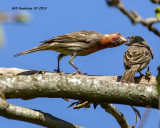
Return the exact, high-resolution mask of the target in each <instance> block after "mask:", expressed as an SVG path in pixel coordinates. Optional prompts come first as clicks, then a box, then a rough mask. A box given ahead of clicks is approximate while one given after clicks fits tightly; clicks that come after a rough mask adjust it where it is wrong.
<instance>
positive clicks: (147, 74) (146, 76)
mask: <svg viewBox="0 0 160 128" xmlns="http://www.w3.org/2000/svg"><path fill="white" fill-rule="evenodd" d="M145 73H146V75H145V79H147V80H148V82H149V81H150V79H151V77H152V73H151V72H150V71H149V66H148V68H147V71H146V72H145Z"/></svg>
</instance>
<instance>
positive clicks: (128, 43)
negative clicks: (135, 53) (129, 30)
mask: <svg viewBox="0 0 160 128" xmlns="http://www.w3.org/2000/svg"><path fill="white" fill-rule="evenodd" d="M127 38H128V39H131V38H130V36H129V37H127ZM130 44H131V43H130V41H129V42H127V43H125V45H127V46H130Z"/></svg>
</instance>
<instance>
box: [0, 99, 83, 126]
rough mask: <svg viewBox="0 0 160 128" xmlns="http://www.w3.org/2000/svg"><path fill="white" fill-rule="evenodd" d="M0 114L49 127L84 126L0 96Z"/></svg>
mask: <svg viewBox="0 0 160 128" xmlns="http://www.w3.org/2000/svg"><path fill="white" fill-rule="evenodd" d="M0 115H1V116H3V117H6V118H9V119H16V120H21V121H26V122H30V123H34V124H38V125H41V126H45V127H49V128H84V127H81V126H77V125H74V124H71V123H69V122H66V121H64V120H61V119H58V118H56V117H54V116H52V115H50V114H48V113H43V112H41V111H38V110H32V109H28V108H24V107H20V106H15V105H12V104H9V103H8V102H6V101H5V100H4V99H3V98H0Z"/></svg>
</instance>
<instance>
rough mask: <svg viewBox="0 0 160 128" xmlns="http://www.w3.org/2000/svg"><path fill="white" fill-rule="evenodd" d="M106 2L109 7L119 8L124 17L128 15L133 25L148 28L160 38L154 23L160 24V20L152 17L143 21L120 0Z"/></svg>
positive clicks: (107, 0) (159, 32)
mask: <svg viewBox="0 0 160 128" xmlns="http://www.w3.org/2000/svg"><path fill="white" fill-rule="evenodd" d="M106 2H107V4H108V5H109V6H114V7H116V8H118V9H119V10H120V11H121V12H122V13H123V14H124V15H126V16H127V17H128V18H129V19H130V20H131V22H132V23H133V24H138V23H140V24H142V25H143V26H145V27H146V28H148V30H149V31H151V32H153V33H154V34H156V35H157V36H159V37H160V31H158V30H157V29H156V28H155V27H154V26H153V24H154V23H157V22H160V18H156V17H155V18H154V17H151V18H147V19H143V18H142V17H141V16H140V15H139V14H138V13H136V12H135V11H134V10H131V11H128V10H127V9H126V8H125V7H124V5H123V3H122V2H121V1H120V0H106Z"/></svg>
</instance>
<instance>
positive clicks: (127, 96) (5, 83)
mask: <svg viewBox="0 0 160 128" xmlns="http://www.w3.org/2000/svg"><path fill="white" fill-rule="evenodd" d="M120 78H121V77H120V76H86V75H72V74H64V73H63V72H62V73H49V72H48V73H42V72H38V71H36V70H23V69H16V68H0V97H1V98H0V115H2V116H4V117H7V118H12V119H17V120H23V121H28V122H32V123H36V124H40V125H42V126H47V127H53V128H56V127H58V128H63V127H65V126H66V125H67V127H68V128H81V126H77V125H73V124H71V123H68V122H65V121H63V120H61V119H57V118H56V117H53V116H51V115H49V114H46V113H43V112H40V111H36V110H31V109H28V108H23V107H19V106H15V105H11V104H9V103H7V102H6V101H5V99H11V98H21V99H25V100H27V99H33V98H37V97H52V98H56V97H60V98H71V99H79V100H83V101H85V100H87V101H91V102H93V103H97V104H101V106H102V107H103V108H104V109H105V110H106V111H107V112H109V113H110V114H112V115H113V116H114V117H115V118H116V120H117V122H118V123H119V124H120V125H121V127H122V126H123V127H124V128H127V127H128V126H129V124H128V123H127V121H126V119H125V117H124V116H123V117H122V114H121V113H120V112H119V111H118V110H117V109H116V108H114V106H113V105H112V104H109V103H118V104H127V105H134V106H143V107H145V106H151V107H152V108H158V92H157V88H156V86H155V85H156V78H155V77H151V79H150V80H148V79H146V78H145V77H144V78H142V79H141V80H140V83H139V84H126V83H120V82H119V81H120ZM138 81H139V79H138V78H137V79H136V82H138ZM106 103H107V107H106ZM24 111H25V112H24ZM26 112H27V113H26ZM28 115H29V116H28ZM119 117H122V118H119ZM57 122H58V123H57Z"/></svg>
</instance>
